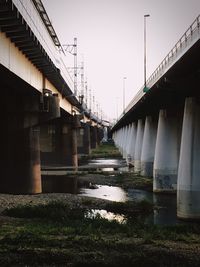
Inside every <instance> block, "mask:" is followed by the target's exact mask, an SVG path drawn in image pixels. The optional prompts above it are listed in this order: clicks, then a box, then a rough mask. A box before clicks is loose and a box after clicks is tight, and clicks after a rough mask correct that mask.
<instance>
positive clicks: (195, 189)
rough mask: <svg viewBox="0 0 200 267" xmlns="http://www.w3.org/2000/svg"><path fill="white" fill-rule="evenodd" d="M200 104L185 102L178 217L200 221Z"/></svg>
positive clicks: (191, 101)
mask: <svg viewBox="0 0 200 267" xmlns="http://www.w3.org/2000/svg"><path fill="white" fill-rule="evenodd" d="M199 155H200V104H199V102H197V100H196V99H195V98H192V97H189V98H186V100H185V109H184V118H183V128H182V137H181V149H180V161H179V169H178V185H177V216H178V217H179V218H182V219H200V179H199V174H200V162H199Z"/></svg>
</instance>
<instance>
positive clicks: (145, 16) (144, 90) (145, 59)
mask: <svg viewBox="0 0 200 267" xmlns="http://www.w3.org/2000/svg"><path fill="white" fill-rule="evenodd" d="M148 17H150V15H148V14H147V15H144V89H143V92H145V93H146V92H147V91H148V88H147V81H146V65H147V63H146V61H147V55H146V53H147V52H146V50H147V49H146V18H148Z"/></svg>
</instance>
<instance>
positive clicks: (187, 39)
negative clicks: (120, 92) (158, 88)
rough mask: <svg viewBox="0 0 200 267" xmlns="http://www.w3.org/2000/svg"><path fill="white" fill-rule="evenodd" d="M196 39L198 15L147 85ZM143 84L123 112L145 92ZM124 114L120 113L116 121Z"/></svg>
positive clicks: (199, 36)
mask: <svg viewBox="0 0 200 267" xmlns="http://www.w3.org/2000/svg"><path fill="white" fill-rule="evenodd" d="M198 39H200V15H199V16H198V17H197V18H196V19H195V20H194V22H193V23H192V24H191V25H190V27H189V28H188V29H187V30H186V32H185V33H184V34H183V35H182V36H181V38H180V39H179V40H178V42H177V43H176V44H175V46H174V47H173V48H172V49H171V50H170V52H169V53H168V54H167V56H166V57H165V58H164V59H163V61H162V62H161V63H160V65H159V66H158V67H157V68H156V70H155V71H154V72H153V73H152V74H151V76H150V77H149V78H148V80H147V87H148V88H151V87H152V86H153V85H154V84H155V83H156V82H157V81H158V80H159V79H160V78H161V77H162V76H163V75H164V73H166V72H167V70H168V69H169V68H170V67H171V66H172V65H173V64H174V63H175V62H176V61H177V60H178V59H179V58H180V57H181V56H182V55H183V53H185V52H186V51H187V50H188V49H189V48H190V47H191V46H192V45H193V44H194V43H195V42H196V41H197V40H198ZM143 89H144V86H142V88H141V89H140V90H139V91H138V93H137V94H136V95H135V97H134V98H133V99H132V100H131V102H130V103H129V104H128V106H127V107H126V108H125V113H126V112H128V111H129V110H130V109H131V108H132V107H133V106H134V105H135V104H136V103H137V102H138V101H139V100H140V99H141V98H142V96H143V95H144V94H145V93H144V92H143ZM123 116H124V114H121V116H120V117H119V119H118V121H119V120H120V119H121V118H122V117H123Z"/></svg>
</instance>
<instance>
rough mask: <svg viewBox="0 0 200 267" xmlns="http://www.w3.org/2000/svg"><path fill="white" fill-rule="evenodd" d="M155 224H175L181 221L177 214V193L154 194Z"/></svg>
mask: <svg viewBox="0 0 200 267" xmlns="http://www.w3.org/2000/svg"><path fill="white" fill-rule="evenodd" d="M153 203H154V205H155V206H156V207H158V209H155V210H154V216H153V220H154V224H166V225H173V224H177V223H179V221H178V219H177V216H176V195H170V194H169V195H165V194H163V195H161V194H153Z"/></svg>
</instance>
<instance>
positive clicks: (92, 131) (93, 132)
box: [90, 126, 97, 149]
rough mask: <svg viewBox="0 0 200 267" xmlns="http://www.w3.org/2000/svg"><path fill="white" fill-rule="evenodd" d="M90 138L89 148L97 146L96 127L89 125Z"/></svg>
mask: <svg viewBox="0 0 200 267" xmlns="http://www.w3.org/2000/svg"><path fill="white" fill-rule="evenodd" d="M90 140H91V148H92V149H94V148H97V127H96V126H91V127H90Z"/></svg>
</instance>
